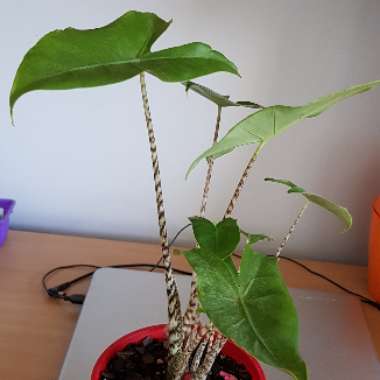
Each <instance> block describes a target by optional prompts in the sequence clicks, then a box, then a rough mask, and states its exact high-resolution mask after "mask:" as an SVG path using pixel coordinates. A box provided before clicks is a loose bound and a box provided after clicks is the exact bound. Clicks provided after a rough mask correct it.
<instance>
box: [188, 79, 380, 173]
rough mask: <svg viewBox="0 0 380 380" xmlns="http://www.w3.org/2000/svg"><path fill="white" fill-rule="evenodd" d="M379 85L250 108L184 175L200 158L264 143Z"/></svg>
mask: <svg viewBox="0 0 380 380" xmlns="http://www.w3.org/2000/svg"><path fill="white" fill-rule="evenodd" d="M379 85H380V80H375V81H372V82H368V83H364V84H359V85H356V86H353V87H349V88H347V89H345V90H342V91H338V92H335V93H333V94H330V95H327V96H324V97H322V98H319V99H317V100H315V101H312V102H310V103H307V104H305V105H303V106H295V107H291V106H286V105H273V106H270V107H265V108H264V109H261V110H259V111H257V112H254V113H252V114H251V115H249V116H248V117H246V118H244V119H243V120H241V121H239V122H238V123H237V124H235V125H234V126H233V127H232V128H231V129H230V130H229V131H228V132H227V133H226V134H225V135H224V137H223V138H222V139H221V140H220V141H219V142H218V143H216V144H214V145H213V146H212V147H210V148H209V149H207V150H206V151H204V152H203V153H201V154H200V155H199V156H198V157H197V158H196V159H195V160H194V161H193V162H192V164H191V165H190V168H189V169H188V171H187V174H186V177H187V176H188V175H189V173H190V172H191V171H192V170H193V169H194V168H195V167H196V166H197V165H198V163H199V162H200V161H202V160H203V159H207V158H209V157H215V158H217V157H221V156H223V155H225V154H227V153H229V152H232V151H233V150H234V149H236V148H238V147H240V146H243V145H247V144H263V145H265V144H267V143H268V142H269V141H271V140H272V139H273V138H275V137H277V136H278V135H279V134H281V133H283V132H285V131H286V130H287V129H288V128H290V127H292V126H293V125H295V124H296V123H298V122H300V121H302V120H305V119H307V118H312V117H316V116H318V115H320V114H321V113H322V112H324V111H326V110H327V109H329V108H330V107H332V106H333V105H335V104H336V103H338V102H340V101H342V100H344V99H347V98H349V97H351V96H354V95H358V94H361V93H363V92H366V91H369V90H371V89H373V88H375V87H377V86H379Z"/></svg>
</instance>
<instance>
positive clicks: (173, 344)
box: [140, 73, 183, 374]
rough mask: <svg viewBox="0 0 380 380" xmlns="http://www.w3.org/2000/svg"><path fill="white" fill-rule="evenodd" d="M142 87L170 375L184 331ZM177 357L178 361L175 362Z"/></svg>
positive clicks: (141, 75)
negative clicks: (165, 301)
mask: <svg viewBox="0 0 380 380" xmlns="http://www.w3.org/2000/svg"><path fill="white" fill-rule="evenodd" d="M140 87H141V96H142V101H143V106H144V113H145V119H146V126H147V130H148V137H149V145H150V152H151V159H152V166H153V178H154V183H155V192H156V205H157V216H158V225H159V228H160V238H161V251H162V259H163V265H164V267H165V281H166V291H167V296H168V314H169V368H168V374H169V373H170V372H173V371H175V367H176V365H175V362H177V361H178V360H177V359H178V356H177V354H178V353H181V350H182V344H183V331H182V315H181V305H180V299H179V294H178V288H177V284H176V281H175V278H174V274H173V268H172V262H171V255H170V251H169V243H168V232H167V228H166V217H165V208H164V200H163V195H162V186H161V176H160V167H159V162H158V155H157V146H156V140H155V136H154V129H153V123H152V117H151V113H150V109H149V101H148V94H147V90H146V83H145V75H144V73H141V74H140ZM176 356H177V359H176V360H174V359H173V358H175V357H176ZM171 358H172V359H171Z"/></svg>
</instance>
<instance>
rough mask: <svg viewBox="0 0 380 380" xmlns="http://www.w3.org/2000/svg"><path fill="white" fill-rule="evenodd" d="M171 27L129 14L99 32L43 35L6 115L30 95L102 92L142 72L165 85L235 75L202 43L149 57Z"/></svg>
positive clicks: (20, 72)
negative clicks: (88, 89)
mask: <svg viewBox="0 0 380 380" xmlns="http://www.w3.org/2000/svg"><path fill="white" fill-rule="evenodd" d="M170 23H171V20H170V21H165V20H163V19H161V18H160V17H158V16H157V15H155V14H154V13H147V12H138V11H130V12H127V13H125V14H124V15H122V16H121V17H119V18H118V19H116V20H115V21H113V22H111V23H110V24H108V25H105V26H103V27H99V28H94V29H87V30H79V29H75V28H66V29H63V30H55V31H53V32H50V33H48V34H46V35H45V36H43V37H42V38H41V39H40V40H39V41H38V42H37V43H36V44H35V45H34V46H33V47H32V48H31V49H30V50H29V51H28V52H27V53H26V55H25V56H24V58H23V60H22V62H21V64H20V66H19V68H18V70H17V72H16V76H15V79H14V81H13V86H12V89H11V91H10V96H9V106H10V110H11V113H12V112H13V108H14V105H15V103H16V101H17V100H18V98H20V97H21V96H22V95H24V94H26V93H27V92H30V91H35V90H65V89H74V88H86V87H95V86H103V85H108V84H113V83H118V82H122V81H125V80H128V79H130V78H132V77H134V76H136V75H138V74H140V73H141V72H145V71H146V72H149V73H150V74H151V75H153V76H156V77H157V78H159V79H160V80H162V81H166V82H183V81H187V80H192V79H194V78H197V77H200V76H204V75H208V74H212V73H215V72H220V71H224V72H229V73H232V74H235V75H238V70H237V68H236V66H235V64H234V63H233V62H232V61H230V60H228V59H227V58H226V57H225V56H224V55H223V54H222V53H220V52H218V51H216V50H213V49H212V48H211V47H210V46H209V45H207V44H205V43H202V42H192V43H189V44H185V45H182V46H176V47H172V48H168V49H164V50H159V51H155V52H151V47H152V45H153V44H154V42H155V41H156V40H157V39H158V38H159V37H160V36H161V35H162V34H163V33H164V32H165V30H166V29H167V28H168V27H169V25H170Z"/></svg>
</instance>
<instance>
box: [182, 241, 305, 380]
mask: <svg viewBox="0 0 380 380" xmlns="http://www.w3.org/2000/svg"><path fill="white" fill-rule="evenodd" d="M185 255H186V258H187V260H188V261H189V263H190V265H191V266H192V268H193V269H194V271H195V272H196V273H197V279H198V285H197V286H198V294H199V299H200V302H201V305H202V310H203V311H204V312H205V313H206V314H207V316H208V317H209V319H210V320H211V321H212V322H213V323H214V324H215V326H216V327H217V328H218V329H219V330H220V331H221V332H222V333H223V334H224V335H225V336H226V337H228V338H230V339H232V340H233V341H234V342H235V343H236V344H238V345H239V346H240V347H243V348H244V349H245V350H247V351H248V352H249V353H250V354H251V355H253V356H255V357H256V358H257V359H259V360H261V361H262V362H264V363H266V364H269V365H271V366H274V367H277V368H280V369H282V370H284V371H286V372H287V373H289V374H290V375H291V376H292V377H293V378H294V379H297V380H306V379H307V371H306V366H305V363H304V362H303V360H302V359H301V358H300V356H299V353H298V320H297V314H296V310H295V307H294V305H293V302H292V300H291V297H290V295H289V293H288V291H287V288H286V286H285V284H284V282H283V279H282V277H281V274H280V272H279V269H278V266H277V261H276V259H275V258H271V257H267V256H264V255H262V254H259V253H255V252H253V251H252V250H251V248H249V246H246V247H245V249H244V253H243V259H242V261H241V266H240V273H239V272H237V270H236V268H235V266H234V264H233V262H232V260H231V258H230V257H227V258H225V259H221V258H220V257H218V256H217V255H214V254H212V253H210V252H208V251H206V250H204V249H202V248H198V249H194V250H192V251H189V252H186V254H185Z"/></svg>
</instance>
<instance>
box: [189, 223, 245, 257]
mask: <svg viewBox="0 0 380 380" xmlns="http://www.w3.org/2000/svg"><path fill="white" fill-rule="evenodd" d="M190 221H191V224H192V227H193V232H194V236H195V239H196V241H197V242H198V245H199V247H200V248H202V249H203V250H205V251H207V252H210V253H213V254H215V255H216V256H218V257H220V258H222V259H223V258H226V257H228V256H230V255H231V254H232V252H233V251H234V250H235V248H236V247H237V245H238V244H239V241H240V230H239V227H238V225H237V223H236V220H235V219H232V218H226V219H223V220H222V221H221V222H219V223H218V224H216V225H215V224H214V223H212V222H210V221H209V220H208V219H206V218H202V217H198V216H196V217H193V218H190Z"/></svg>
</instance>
